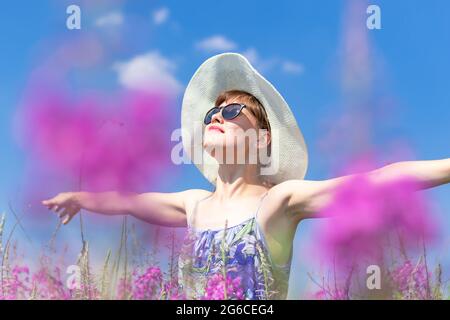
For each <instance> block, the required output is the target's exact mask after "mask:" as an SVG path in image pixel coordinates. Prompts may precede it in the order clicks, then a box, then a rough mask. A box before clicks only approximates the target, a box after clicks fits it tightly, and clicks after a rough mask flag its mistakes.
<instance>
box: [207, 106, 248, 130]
mask: <svg viewBox="0 0 450 320" xmlns="http://www.w3.org/2000/svg"><path fill="white" fill-rule="evenodd" d="M235 105H238V106H240V107H241V108H240V109H239V112H238V113H236V115H235V116H234V117H231V118H225V117H224V116H223V113H222V111H223V109H225V108H226V107H229V106H235ZM244 108H247V106H246V105H245V104H242V103H230V104H227V105H226V106H223V107H212V108H211V109H209V110H208V111H207V112H206V114H205V118H204V119H203V123H204V124H205V125H208V124H210V123H211V121H212V117H213V116H214V114H216V113H219V112H220V113H221V114H222V117H223V118H224V119H225V120H233V119H235V118H237V117H238V116H239V115H240V114H241V112H242V109H244ZM214 109H219V111H218V112H216V113H214V114H213V115H212V116H211V120H210V121H209V122H208V123H206V117H207V116H208V114H209V113H210V112H211V111H212V110H214Z"/></svg>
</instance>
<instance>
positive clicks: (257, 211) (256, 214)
mask: <svg viewBox="0 0 450 320" xmlns="http://www.w3.org/2000/svg"><path fill="white" fill-rule="evenodd" d="M268 193H269V191H266V192H265V193H264V194H263V195H262V197H261V199H260V200H259V205H258V209H256V211H255V215H254V217H255V218H256V217H257V216H258V213H259V209H260V208H261V206H262V203H263V200H264V198H265V197H266V196H267V194H268Z"/></svg>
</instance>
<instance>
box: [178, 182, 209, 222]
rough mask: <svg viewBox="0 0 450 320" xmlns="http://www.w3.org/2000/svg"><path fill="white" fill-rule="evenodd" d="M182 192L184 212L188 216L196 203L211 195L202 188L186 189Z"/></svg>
mask: <svg viewBox="0 0 450 320" xmlns="http://www.w3.org/2000/svg"><path fill="white" fill-rule="evenodd" d="M183 194H184V206H185V210H186V214H187V216H188V217H189V215H190V213H191V212H192V211H193V209H194V207H195V205H196V203H197V202H198V201H200V200H203V199H205V198H207V197H209V196H210V195H212V192H211V191H208V190H204V189H188V190H186V191H184V192H183Z"/></svg>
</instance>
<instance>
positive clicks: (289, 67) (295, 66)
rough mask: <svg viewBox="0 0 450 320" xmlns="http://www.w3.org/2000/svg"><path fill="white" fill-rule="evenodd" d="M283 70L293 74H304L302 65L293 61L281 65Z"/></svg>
mask: <svg viewBox="0 0 450 320" xmlns="http://www.w3.org/2000/svg"><path fill="white" fill-rule="evenodd" d="M281 69H282V70H283V71H284V72H286V73H291V74H302V73H303V71H304V67H303V65H302V64H300V63H296V62H293V61H284V62H283V64H282V65H281Z"/></svg>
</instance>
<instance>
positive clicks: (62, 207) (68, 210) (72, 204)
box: [42, 192, 81, 224]
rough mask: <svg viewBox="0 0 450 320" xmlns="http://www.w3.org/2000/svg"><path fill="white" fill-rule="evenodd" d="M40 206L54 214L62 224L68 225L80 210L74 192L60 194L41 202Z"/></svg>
mask: <svg viewBox="0 0 450 320" xmlns="http://www.w3.org/2000/svg"><path fill="white" fill-rule="evenodd" d="M42 204H43V205H44V206H46V207H48V209H49V210H53V211H54V212H56V213H57V214H58V216H59V218H61V221H62V223H63V224H67V223H69V221H70V220H72V218H73V217H74V216H75V215H76V214H77V213H78V212H79V211H80V210H81V206H80V205H79V204H78V201H77V198H76V193H75V192H63V193H60V194H58V195H57V196H56V197H53V198H51V199H48V200H44V201H42Z"/></svg>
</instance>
